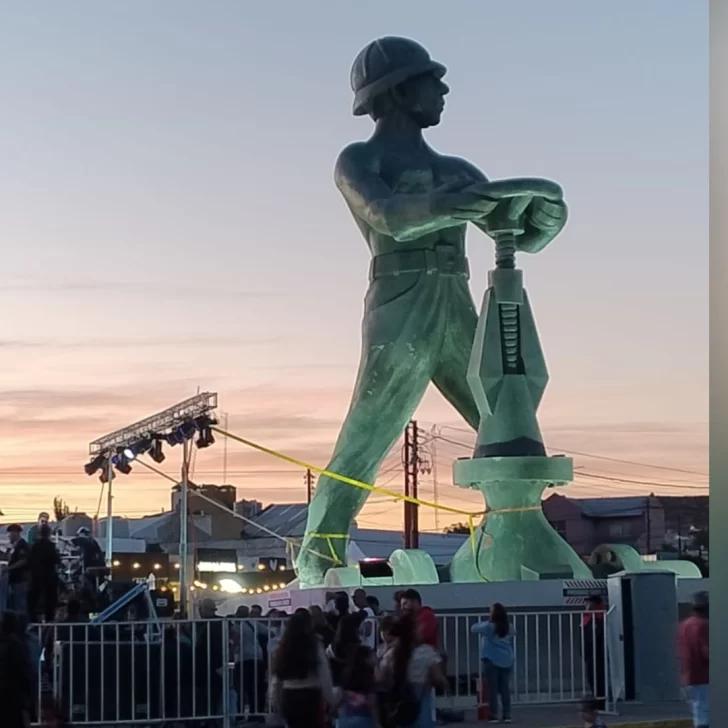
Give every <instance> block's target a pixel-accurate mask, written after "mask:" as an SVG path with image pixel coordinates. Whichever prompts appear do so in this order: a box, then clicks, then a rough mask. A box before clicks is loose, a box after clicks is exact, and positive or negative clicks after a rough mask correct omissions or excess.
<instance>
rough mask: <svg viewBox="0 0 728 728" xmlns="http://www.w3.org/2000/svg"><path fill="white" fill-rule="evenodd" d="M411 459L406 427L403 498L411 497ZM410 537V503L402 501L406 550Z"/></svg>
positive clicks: (410, 446)
mask: <svg viewBox="0 0 728 728" xmlns="http://www.w3.org/2000/svg"><path fill="white" fill-rule="evenodd" d="M411 458H412V443H411V441H410V427H409V425H407V427H406V428H405V431H404V455H403V458H402V460H403V462H402V464H403V465H404V496H405V498H409V497H411V490H412V489H411V484H410V478H411V473H410V460H411ZM411 536H412V530H411V528H410V502H409V501H408V500H405V501H404V547H405V548H406V549H408V548H411Z"/></svg>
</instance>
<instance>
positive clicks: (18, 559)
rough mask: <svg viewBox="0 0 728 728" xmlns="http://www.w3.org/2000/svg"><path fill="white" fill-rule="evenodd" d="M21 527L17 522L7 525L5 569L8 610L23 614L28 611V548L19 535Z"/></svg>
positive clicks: (21, 530)
mask: <svg viewBox="0 0 728 728" xmlns="http://www.w3.org/2000/svg"><path fill="white" fill-rule="evenodd" d="M22 532H23V527H22V526H20V525H19V524H17V523H13V524H11V525H10V526H8V539H9V540H10V553H9V558H8V565H7V567H6V569H5V573H6V575H7V580H8V604H7V608H8V609H9V610H10V611H13V612H16V613H18V614H22V615H23V616H25V614H27V611H28V581H29V576H30V572H29V570H28V557H29V555H30V549H29V548H28V543H27V542H26V540H25V539H24V538H23V537H22V536H21V533H22Z"/></svg>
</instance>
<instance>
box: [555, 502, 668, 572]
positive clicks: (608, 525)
mask: <svg viewBox="0 0 728 728" xmlns="http://www.w3.org/2000/svg"><path fill="white" fill-rule="evenodd" d="M543 510H544V514H545V516H546V518H547V519H548V521H549V523H551V525H552V526H553V527H554V529H556V531H557V532H558V533H559V534H560V535H561V536H562V537H563V538H564V539H565V540H566V541H567V542H568V543H569V544H570V545H571V547H572V548H573V549H574V550H575V551H576V552H577V553H578V554H579V555H580V556H582V557H584V558H588V557H589V556H590V555H591V554H592V553H593V552H594V549H596V547H597V546H600V545H602V544H625V545H628V546H632V547H633V548H634V549H635V550H636V551H638V552H639V553H641V554H654V553H656V552H658V551H660V550H661V549H662V545H663V543H664V541H665V511H664V509H663V507H662V503H661V502H660V499H659V498H657V497H655V496H632V497H627V498H568V497H566V496H563V495H559V494H558V493H554V494H553V495H552V496H550V497H549V498H547V499H546V500H544V502H543Z"/></svg>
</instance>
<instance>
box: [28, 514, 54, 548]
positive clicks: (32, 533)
mask: <svg viewBox="0 0 728 728" xmlns="http://www.w3.org/2000/svg"><path fill="white" fill-rule="evenodd" d="M50 519H51V517H50V516H49V515H48V514H47V513H46V512H45V511H41V512H40V513H39V514H38V522H37V523H36V524H35V526H31V527H30V530H29V531H28V546H32V545H33V544H34V543H35V540H36V539H37V538H38V532H39V531H40V529H41V528H43V526H47V525H48V522H49V521H50Z"/></svg>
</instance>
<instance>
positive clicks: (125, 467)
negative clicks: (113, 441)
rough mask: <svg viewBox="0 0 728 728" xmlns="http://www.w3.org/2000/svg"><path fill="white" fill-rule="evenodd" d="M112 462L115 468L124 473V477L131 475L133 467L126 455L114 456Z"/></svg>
mask: <svg viewBox="0 0 728 728" xmlns="http://www.w3.org/2000/svg"><path fill="white" fill-rule="evenodd" d="M111 462H112V463H114V466H115V467H116V469H117V470H118V471H119V472H120V473H124V475H129V473H131V465H129V461H128V460H127V458H126V455H124V453H121V454H120V455H114V457H113V458H112V460H111Z"/></svg>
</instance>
